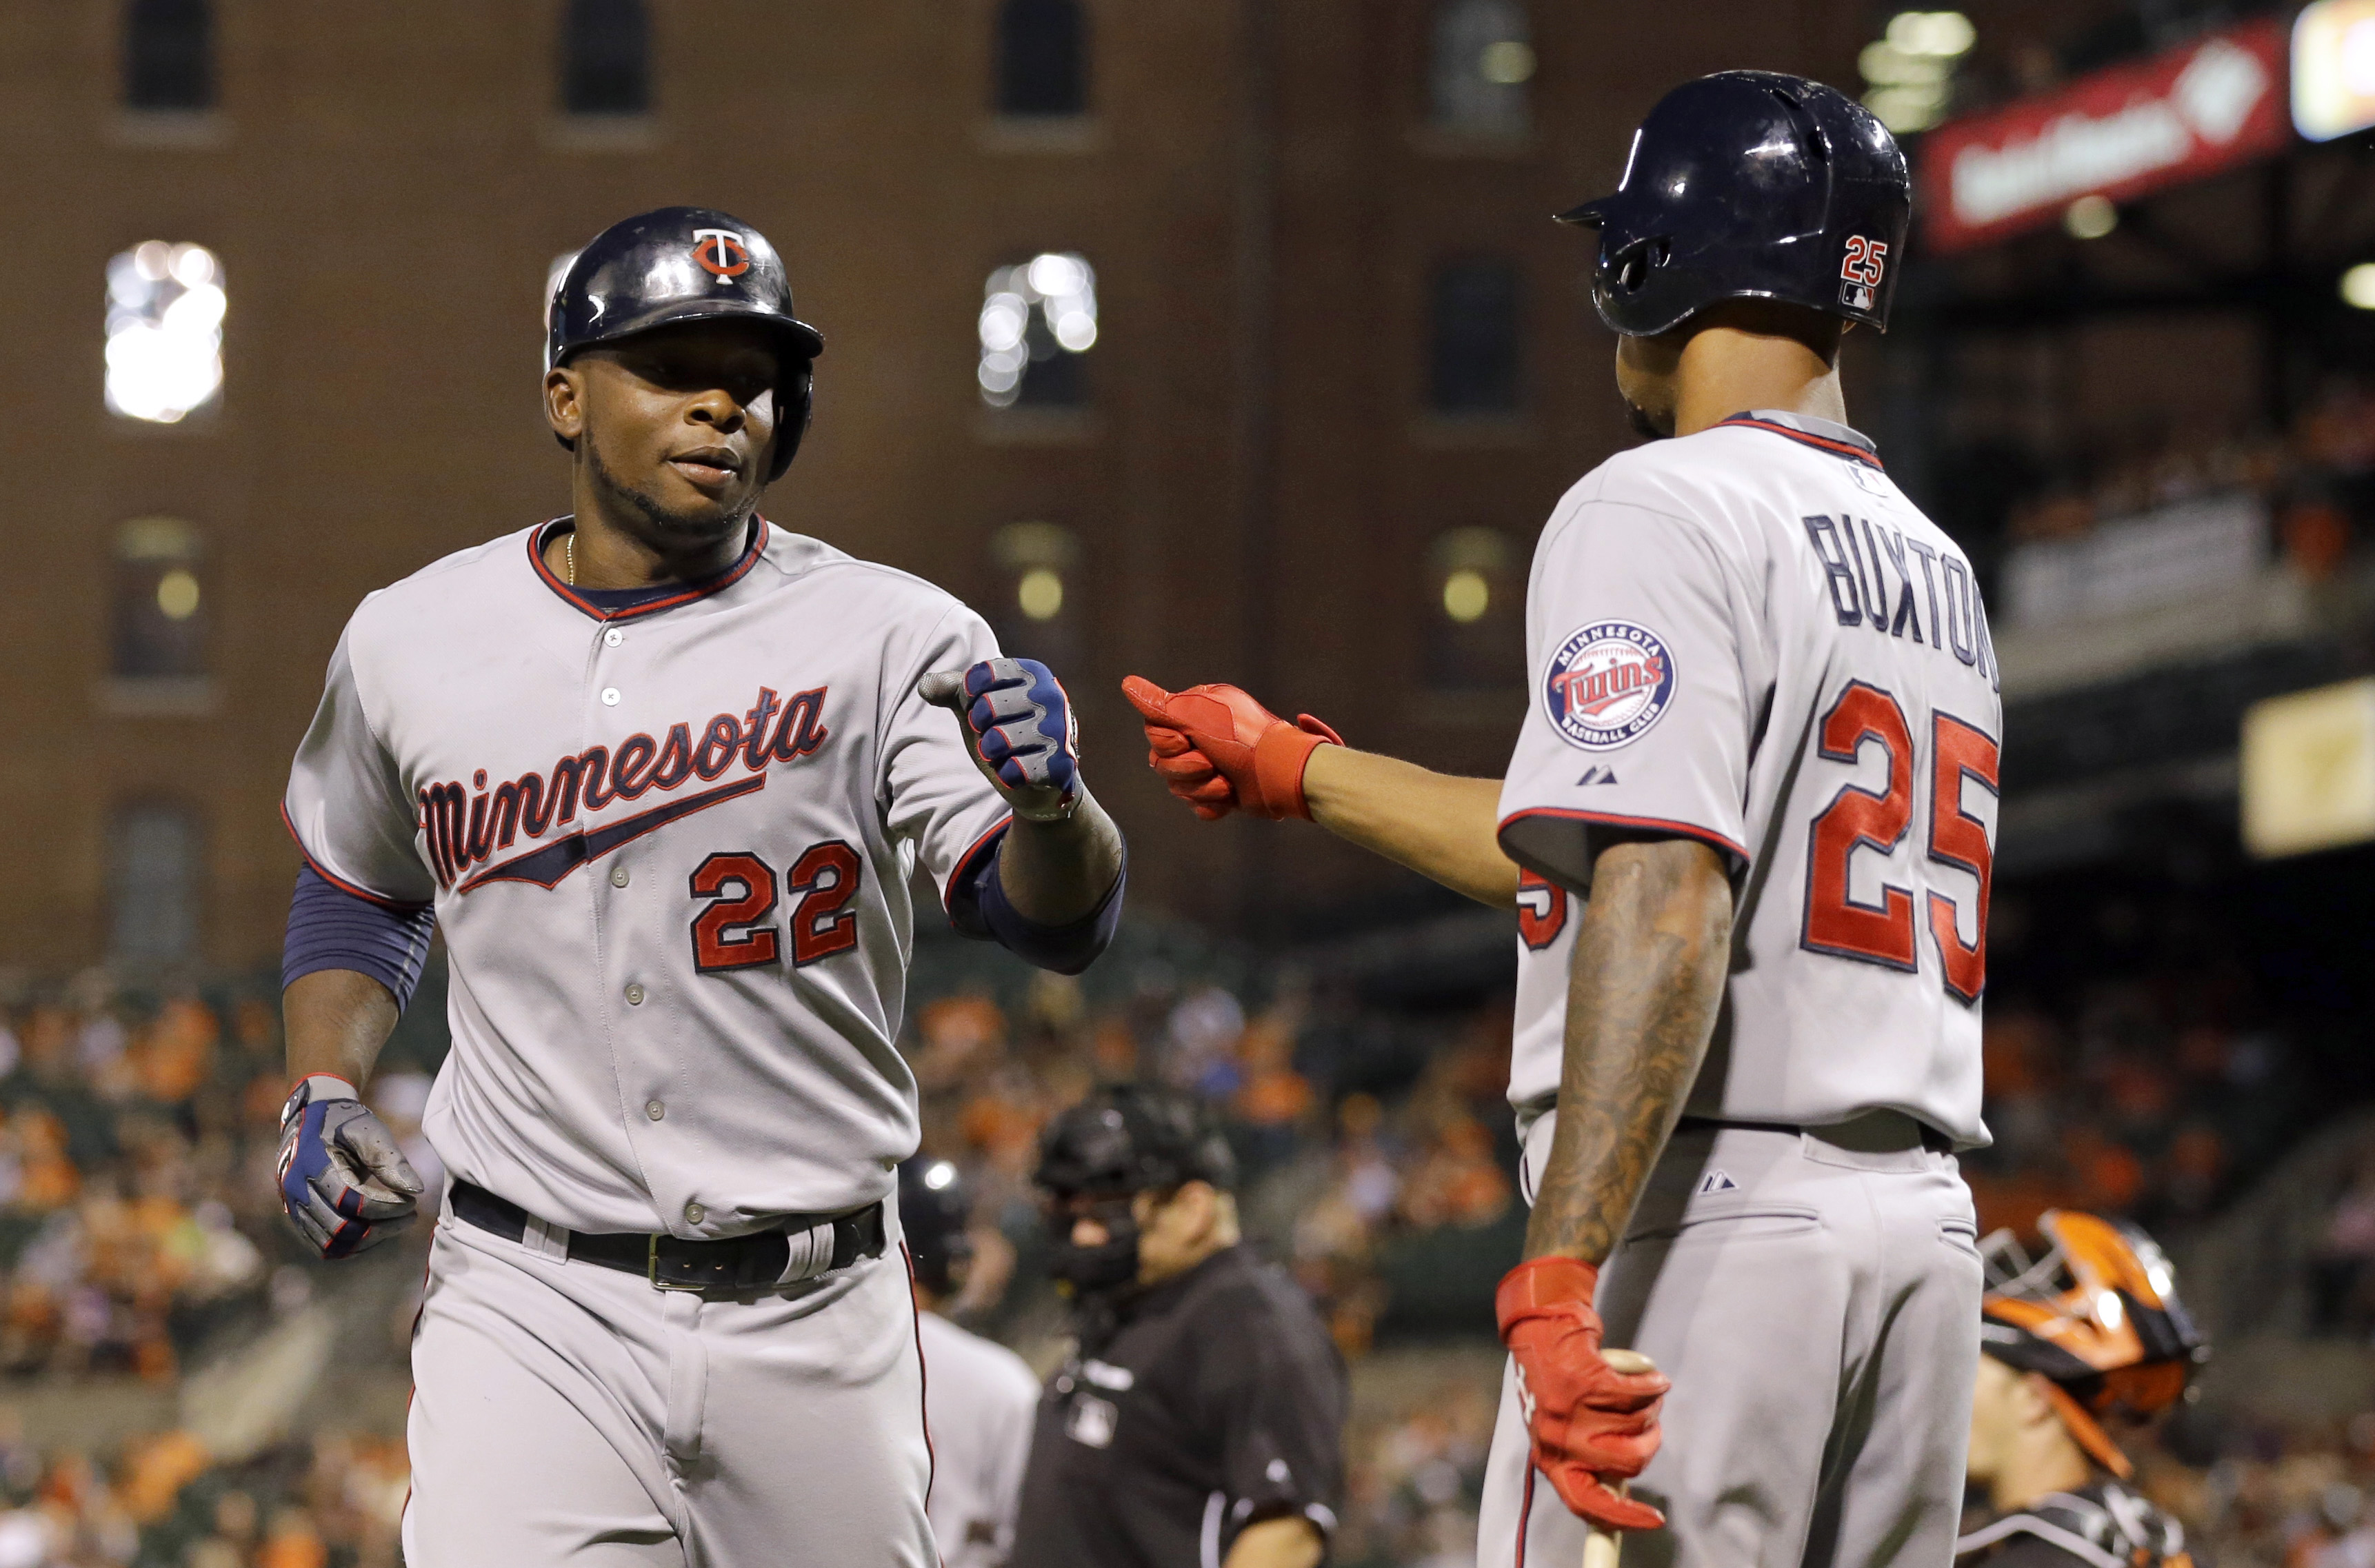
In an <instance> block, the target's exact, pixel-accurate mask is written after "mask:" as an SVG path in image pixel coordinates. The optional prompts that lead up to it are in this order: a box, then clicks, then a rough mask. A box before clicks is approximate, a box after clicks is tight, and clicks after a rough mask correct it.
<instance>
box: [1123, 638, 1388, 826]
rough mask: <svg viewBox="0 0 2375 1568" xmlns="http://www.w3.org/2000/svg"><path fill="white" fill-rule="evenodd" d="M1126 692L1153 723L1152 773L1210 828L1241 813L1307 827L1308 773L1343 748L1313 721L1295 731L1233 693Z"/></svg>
mask: <svg viewBox="0 0 2375 1568" xmlns="http://www.w3.org/2000/svg"><path fill="white" fill-rule="evenodd" d="M1121 690H1122V695H1124V696H1126V697H1128V699H1129V701H1130V705H1131V706H1132V707H1134V708H1136V709H1137V710H1138V711H1139V713H1140V714H1141V715H1142V716H1143V717H1144V718H1145V720H1146V744H1147V747H1148V753H1147V759H1146V761H1147V765H1148V766H1149V767H1151V768H1152V769H1153V770H1154V771H1155V772H1158V773H1160V774H1162V775H1163V782H1164V784H1168V785H1170V786H1171V793H1172V794H1174V795H1176V796H1178V797H1179V798H1180V799H1182V800H1184V801H1186V802H1187V803H1188V805H1189V806H1191V807H1193V808H1195V810H1196V815H1197V816H1199V817H1201V818H1203V819H1205V820H1206V821H1208V822H1209V821H1212V820H1214V819H1217V818H1221V817H1225V816H1227V815H1228V814H1229V813H1230V812H1231V811H1234V810H1244V811H1249V812H1251V813H1252V814H1253V815H1255V816H1257V817H1268V818H1270V819H1272V820H1273V821H1276V820H1280V819H1284V818H1288V817H1302V818H1306V819H1308V818H1309V817H1310V815H1311V808H1310V807H1308V806H1307V805H1306V804H1305V803H1304V799H1303V770H1304V768H1305V767H1306V765H1307V764H1308V763H1309V762H1310V760H1311V754H1312V752H1314V751H1316V750H1317V749H1319V748H1320V747H1322V746H1341V745H1343V744H1344V737H1341V736H1340V735H1338V734H1337V733H1336V732H1335V731H1334V730H1332V729H1329V727H1328V726H1327V725H1324V724H1321V723H1320V722H1319V721H1318V720H1317V719H1315V718H1313V717H1312V716H1311V715H1310V714H1309V713H1301V714H1298V715H1296V717H1295V720H1294V723H1293V724H1289V723H1287V722H1286V721H1285V720H1284V719H1282V718H1280V717H1279V716H1278V715H1277V714H1276V713H1271V712H1270V710H1269V709H1268V708H1265V707H1263V706H1262V705H1261V704H1260V703H1259V702H1257V701H1254V700H1253V699H1252V698H1251V697H1249V696H1247V694H1246V693H1245V692H1244V691H1242V690H1239V689H1237V688H1236V687H1234V686H1191V687H1189V688H1188V690H1185V691H1176V692H1175V691H1165V690H1163V688H1161V687H1160V686H1157V685H1155V684H1154V682H1152V681H1151V680H1148V679H1145V678H1142V677H1140V676H1135V675H1133V676H1128V677H1125V678H1123V680H1122V683H1121Z"/></svg>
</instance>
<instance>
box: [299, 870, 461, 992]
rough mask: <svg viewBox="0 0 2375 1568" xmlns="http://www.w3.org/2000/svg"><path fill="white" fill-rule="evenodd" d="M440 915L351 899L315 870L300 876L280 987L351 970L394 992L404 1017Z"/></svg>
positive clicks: (355, 896)
mask: <svg viewBox="0 0 2375 1568" xmlns="http://www.w3.org/2000/svg"><path fill="white" fill-rule="evenodd" d="M436 929H437V914H436V912H435V911H434V910H433V909H431V907H430V906H429V905H427V904H423V905H421V906H420V907H419V908H418V909H404V908H399V907H396V906H394V905H390V904H384V903H379V902H374V901H373V900H371V899H367V898H363V897H361V896H360V895H359V894H355V893H350V892H349V891H347V890H345V889H344V888H341V887H339V886H338V885H337V884H336V883H334V882H332V881H331V880H330V879H329V878H326V877H325V876H323V875H322V874H321V873H320V872H319V871H316V870H314V869H313V867H311V866H303V867H299V868H298V871H297V890H296V891H295V892H294V893H293V894H291V895H290V897H289V935H288V937H286V938H285V939H284V940H283V942H282V944H281V949H280V986H281V989H283V990H287V989H288V988H289V985H290V984H293V983H294V982H295V981H296V980H297V979H298V977H299V976H301V975H307V974H312V973H314V972H315V971H316V970H324V969H351V970H353V971H354V972H355V973H358V974H368V975H370V976H371V977H372V979H373V980H376V981H378V982H379V983H380V984H383V985H384V986H386V987H387V989H388V994H389V995H391V996H394V997H395V998H396V1010H397V1011H398V1012H402V1011H403V1010H404V1008H405V1007H406V1006H407V1005H408V1003H410V1002H411V1000H412V992H413V988H414V987H415V986H417V985H419V984H420V966H421V965H422V964H424V963H426V962H427V961H428V960H429V937H430V934H431V932H433V931H435V930H436Z"/></svg>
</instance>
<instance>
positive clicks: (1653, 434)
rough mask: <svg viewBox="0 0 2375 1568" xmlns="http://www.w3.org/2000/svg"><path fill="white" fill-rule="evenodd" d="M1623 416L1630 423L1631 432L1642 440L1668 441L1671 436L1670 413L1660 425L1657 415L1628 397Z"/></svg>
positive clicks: (1672, 424)
mask: <svg viewBox="0 0 2375 1568" xmlns="http://www.w3.org/2000/svg"><path fill="white" fill-rule="evenodd" d="M1625 420H1626V422H1628V423H1629V424H1631V425H1632V427H1633V433H1634V434H1635V435H1637V436H1639V437H1640V438H1641V439H1642V440H1643V441H1668V440H1672V437H1673V434H1674V420H1673V417H1672V415H1668V416H1667V418H1666V422H1665V423H1664V424H1663V425H1660V423H1659V422H1658V416H1657V415H1655V414H1652V413H1651V412H1649V410H1648V409H1647V408H1644V407H1641V405H1639V404H1638V403H1636V402H1634V401H1633V400H1632V399H1630V398H1627V399H1625Z"/></svg>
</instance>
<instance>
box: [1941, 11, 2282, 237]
mask: <svg viewBox="0 0 2375 1568" xmlns="http://www.w3.org/2000/svg"><path fill="white" fill-rule="evenodd" d="M2285 65H2286V39H2285V28H2284V24H2283V23H2282V22H2281V21H2263V22H2252V23H2250V24H2248V25H2245V26H2242V27H2238V28H2232V29H2227V30H2226V31H2223V32H2216V33H2212V34H2210V35H2209V36H2207V37H2205V38H2199V39H2196V40H2194V41H2192V42H2191V43H2188V44H2186V45H2184V46H2183V47H2181V48H2178V49H2172V50H2169V51H2168V53H2163V54H2156V55H2155V56H2154V57H2153V58H2151V59H2149V60H2145V61H2140V62H2138V63H2137V64H2135V65H2120V66H2115V67H2113V68H2112V69H2109V70H2107V71H2098V72H2097V73H2096V74H2095V75H2093V76H2090V77H2082V78H2080V79H2079V80H2077V81H2075V82H2073V83H2071V84H2070V85H2069V86H2068V87H2066V88H2062V89H2061V90H2060V91H2058V92H2053V93H2049V94H2047V95H2045V96H2043V97H2040V98H2033V99H2025V100H2022V101H2020V102H2018V103H2014V104H2009V105H2007V106H2005V107H2004V108H2003V109H1999V110H1996V111H1993V112H1990V113H1987V114H1980V115H1975V116H1973V117H1971V118H1969V119H1966V120H1956V121H1950V122H1949V123H1947V124H1944V125H1941V126H1939V127H1938V128H1937V129H1936V130H1934V131H1932V132H1931V133H1930V135H1929V136H1927V137H1926V138H1925V139H1924V141H1923V143H1922V146H1921V149H1920V200H1919V203H1918V204H1917V208H1918V210H1919V211H1920V214H1921V219H1922V225H1923V233H1924V234H1925V236H1926V237H1927V238H1928V240H1929V242H1930V246H1931V248H1932V250H1936V251H1960V250H1967V249H1969V248H1970V247H1972V246H1974V245H1980V244H1985V243H1987V242H1990V241H1991V240H2001V239H2003V237H2005V236H2006V235H2009V234H2017V233H2019V232H2021V231H2022V230H2026V229H2035V228H2038V227H2039V226H2041V225H2043V224H2047V223H2050V222H2052V221H2053V220H2055V219H2056V218H2060V217H2061V216H2062V211H2063V210H2064V209H2065V208H2066V207H2068V206H2069V205H2070V204H2071V202H2073V201H2074V200H2075V199H2077V198H2078V197H2080V196H2086V195H2103V196H2109V197H2110V198H2111V199H2112V200H2114V201H2119V200H2122V199H2124V198H2127V197H2130V196H2138V195H2144V194H2145V192H2147V191H2155V190H2159V189H2162V188H2163V187H2165V186H2168V185H2175V184H2181V183H2185V182H2187V181H2190V180H2199V179H2201V178H2202V177H2204V175H2207V174H2213V173H2215V172H2217V171H2220V170H2222V169H2230V168H2233V167H2234V166H2235V165H2237V164H2239V163H2247V162H2250V161H2251V159H2256V158H2260V157H2263V156H2264V155H2266V154H2268V153H2270V152H2273V151H2275V149H2277V148H2278V147H2282V146H2284V145H2285V142H2286V139H2287V138H2288V137H2289V136H2291V134H2292V128H2291V126H2290V125H2289V124H2286V119H2287V110H2286V88H2285Z"/></svg>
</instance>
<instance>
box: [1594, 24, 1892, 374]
mask: <svg viewBox="0 0 2375 1568" xmlns="http://www.w3.org/2000/svg"><path fill="white" fill-rule="evenodd" d="M1912 215H1913V185H1912V181H1911V179H1910V177H1909V176H1908V174H1907V172H1906V168H1905V154H1904V153H1903V152H1901V151H1900V150H1898V148H1897V146H1896V138H1895V137H1894V136H1890V135H1889V134H1888V128H1887V127H1886V126H1885V125H1883V124H1881V123H1880V121H1879V120H1878V119H1876V118H1875V117H1874V116H1873V113H1872V112H1871V111H1870V110H1868V109H1866V108H1864V107H1863V106H1862V105H1861V104H1860V103H1858V102H1856V101H1855V100H1853V99H1850V98H1849V97H1847V96H1846V95H1845V94H1843V93H1841V92H1839V91H1837V89H1836V88H1827V87H1825V86H1824V85H1823V84H1822V83H1820V82H1810V81H1807V80H1805V79H1804V78H1803V77H1785V76H1781V75H1778V74H1777V73H1774V72H1771V71H1722V72H1719V73H1717V74H1716V75H1714V76H1712V77H1700V78H1699V79H1698V80H1696V81H1694V82H1685V83H1684V84H1683V85H1682V86H1681V87H1678V88H1675V89H1674V90H1673V91H1672V92H1670V93H1668V94H1667V95H1666V96H1665V97H1664V98H1662V99H1660V100H1658V105H1657V107H1656V108H1654V109H1652V110H1650V111H1649V115H1648V118H1647V119H1645V120H1643V121H1642V122H1641V126H1640V129H1638V130H1637V131H1635V132H1634V133H1633V148H1632V151H1631V152H1630V153H1629V154H1628V155H1627V156H1626V158H1625V174H1624V178H1622V179H1621V180H1619V181H1618V182H1617V184H1616V190H1615V192H1614V194H1613V195H1605V196H1602V197H1601V198H1600V199H1599V200H1598V201H1593V202H1586V203H1585V204H1584V205H1583V206H1578V207H1576V208H1574V209H1573V210H1571V211H1568V212H1563V213H1561V214H1559V215H1558V216H1559V221H1560V222H1562V223H1580V224H1588V225H1590V226H1592V227H1595V228H1597V229H1598V230H1600V257H1599V261H1598V263H1597V265H1595V266H1594V267H1593V268H1592V276H1591V300H1592V303H1593V304H1594V305H1596V306H1597V307H1598V308H1599V311H1600V319H1601V320H1602V321H1604V322H1606V323H1607V324H1609V325H1610V326H1612V327H1613V328H1614V329H1615V330H1616V331H1618V332H1621V333H1623V334H1625V336H1628V337H1647V336H1655V335H1656V334H1658V333H1660V332H1665V331H1667V330H1669V329H1671V328H1672V327H1675V326H1679V325H1680V324H1682V323H1683V321H1684V319H1685V318H1687V317H1688V316H1690V315H1691V313H1692V312H1696V311H1699V310H1704V309H1705V308H1706V307H1707V306H1708V305H1711V304H1714V303H1715V302H1716V301H1719V300H1778V301H1785V302H1787V303H1789V304H1793V305H1803V306H1806V307H1808V308H1810V309H1813V310H1817V311H1825V312H1829V313H1830V314H1832V315H1838V316H1845V317H1847V318H1848V319H1849V320H1850V321H1860V322H1867V323H1870V324H1872V325H1873V326H1876V327H1880V328H1883V329H1884V330H1885V328H1886V327H1887V325H1888V303H1889V300H1890V299H1891V297H1892V296H1894V295H1895V293H1896V274H1897V271H1898V266H1899V264H1900V263H1902V262H1903V260H1904V259H1905V231H1906V228H1907V225H1908V223H1909V222H1910V220H1911V218H1912Z"/></svg>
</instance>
